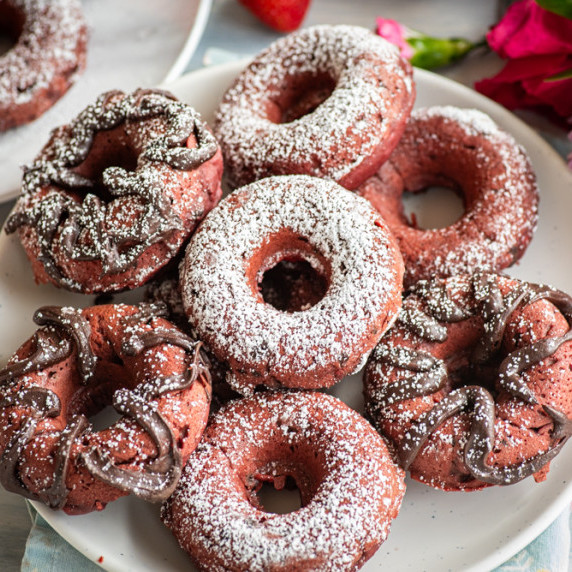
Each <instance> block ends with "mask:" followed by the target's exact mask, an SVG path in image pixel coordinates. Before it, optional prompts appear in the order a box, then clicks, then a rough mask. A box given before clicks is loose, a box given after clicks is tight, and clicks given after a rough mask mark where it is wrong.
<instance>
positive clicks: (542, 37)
mask: <svg viewBox="0 0 572 572" xmlns="http://www.w3.org/2000/svg"><path fill="white" fill-rule="evenodd" d="M487 41H488V43H489V45H490V46H491V48H492V49H493V50H495V51H496V52H497V53H498V54H499V55H500V56H501V57H503V58H507V59H509V61H508V62H507V64H506V66H505V67H504V68H503V69H502V70H501V71H500V73H498V74H497V75H496V76H494V77H492V78H488V79H484V80H481V81H479V82H477V83H476V84H475V88H476V89H477V90H478V91H480V92H481V93H483V94H484V95H487V96H488V97H490V98H492V99H494V100H496V101H498V102H499V103H501V104H503V105H504V106H505V107H507V108H509V109H523V108H528V109H535V110H537V111H540V112H542V113H546V114H548V115H549V116H551V117H553V118H556V119H564V120H567V119H568V118H569V117H571V116H572V77H567V78H563V79H553V76H555V75H557V74H563V75H565V73H566V72H569V71H570V70H572V20H569V19H568V18H565V17H563V16H558V15H557V14H553V13H552V12H548V11H547V10H544V9H543V8H541V7H540V6H538V5H537V4H536V3H535V2H534V1H533V0H521V1H520V2H515V3H514V4H512V5H511V6H510V8H509V9H508V10H507V12H506V14H505V16H504V17H503V19H502V20H501V21H500V22H499V23H498V24H497V25H496V26H495V27H493V28H492V29H491V31H490V32H489V33H488V34H487Z"/></svg>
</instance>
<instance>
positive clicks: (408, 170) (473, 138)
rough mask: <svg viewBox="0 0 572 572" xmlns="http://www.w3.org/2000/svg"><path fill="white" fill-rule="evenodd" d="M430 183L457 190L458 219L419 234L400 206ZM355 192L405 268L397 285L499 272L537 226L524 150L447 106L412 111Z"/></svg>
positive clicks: (476, 115)
mask: <svg viewBox="0 0 572 572" xmlns="http://www.w3.org/2000/svg"><path fill="white" fill-rule="evenodd" d="M431 185H441V186H445V187H449V188H452V189H453V190H455V191H457V192H458V193H459V194H460V195H461V196H462V197H463V200H464V203H465V213H464V215H463V216H462V217H461V218H460V219H459V220H458V221H456V222H455V223H453V224H452V225H450V226H448V227H446V228H438V229H421V228H417V226H416V225H415V224H414V221H409V220H408V219H407V217H406V216H405V214H404V212H403V204H402V202H401V199H402V195H403V193H404V192H405V191H410V192H419V191H422V190H423V189H425V188H427V187H429V186H431ZM358 192H359V194H361V195H362V196H364V197H365V198H367V199H368V200H369V201H370V202H371V203H372V204H373V206H374V207H375V208H376V209H377V210H378V211H379V212H380V213H381V215H382V216H383V218H384V219H385V220H386V222H387V224H388V226H389V228H390V229H391V232H392V233H393V234H394V236H395V238H396V239H397V241H398V243H399V247H400V249H401V253H402V254H403V259H404V262H405V277H404V283H405V286H406V287H407V286H408V285H411V284H414V283H415V282H417V281H418V280H421V279H429V278H432V277H433V276H435V275H439V276H452V275H455V274H461V273H471V272H472V271H474V270H486V271H489V270H492V271H499V270H502V269H503V268H507V267H508V266H510V265H512V264H513V263H514V262H516V261H517V260H518V259H519V258H520V257H521V256H522V255H523V254H524V251H525V249H526V247H527V246H528V243H529V242H530V240H531V238H532V234H533V232H534V230H535V228H536V221H537V215H538V212H537V210H538V190H537V188H536V183H535V177H534V174H533V171H532V167H531V165H530V161H529V159H528V156H527V155H526V152H525V151H524V149H523V148H522V147H520V146H519V145H518V144H517V143H516V141H515V140H514V139H513V138H512V137H511V136H510V135H508V134H507V133H505V132H503V131H501V130H500V129H499V128H498V127H497V126H496V124H495V123H494V122H493V121H492V120H491V119H490V118H489V117H488V116H487V115H485V114H484V113H482V112H480V111H477V110H474V109H473V110H471V109H459V108H456V107H451V106H444V107H430V108H426V109H420V110H416V111H414V112H413V114H412V115H411V119H410V120H409V123H408V125H407V128H406V129H405V133H404V134H403V137H402V139H401V141H400V142H399V145H398V146H397V148H396V149H395V151H394V152H393V154H392V155H391V158H390V159H389V161H387V162H386V163H385V164H384V165H383V166H382V167H381V169H380V170H379V171H378V173H377V174H376V175H375V176H374V177H372V178H370V179H369V180H368V181H366V182H365V183H364V184H363V185H362V186H361V187H360V188H359V189H358Z"/></svg>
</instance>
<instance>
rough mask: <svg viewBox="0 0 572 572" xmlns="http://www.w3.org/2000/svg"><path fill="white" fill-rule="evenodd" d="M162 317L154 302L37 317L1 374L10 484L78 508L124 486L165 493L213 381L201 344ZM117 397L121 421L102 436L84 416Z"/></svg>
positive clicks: (0, 472) (0, 477) (148, 495)
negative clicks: (35, 327)
mask: <svg viewBox="0 0 572 572" xmlns="http://www.w3.org/2000/svg"><path fill="white" fill-rule="evenodd" d="M164 313H165V308H164V307H163V306H161V305H157V304H147V305H141V306H140V307H139V308H136V307H132V306H125V305H117V306H112V305H109V306H97V307H93V308H87V309H85V310H76V309H74V308H57V307H46V308H41V309H40V310H38V311H37V312H36V314H35V317H34V319H35V321H36V323H38V324H46V326H45V327H44V328H43V329H40V330H38V331H37V332H36V334H35V335H34V337H33V338H32V339H31V340H29V341H28V342H27V343H26V344H25V345H24V346H22V348H21V349H20V350H19V351H18V353H17V354H16V356H15V357H14V358H13V359H12V360H11V361H10V363H9V365H8V366H6V368H4V370H2V371H1V372H0V383H1V384H2V385H1V387H0V390H1V393H0V395H1V397H0V416H1V417H2V418H3V422H2V424H1V427H2V429H1V430H0V447H1V449H0V450H2V456H1V458H0V482H1V483H2V485H3V486H4V487H5V488H6V489H7V490H10V491H12V492H16V493H19V494H21V495H23V496H26V497H27V498H31V499H34V500H39V501H40V502H43V503H45V504H47V505H48V506H50V507H51V508H56V509H60V508H63V509H64V510H65V511H66V512H70V513H84V512H89V511H90V510H94V509H101V508H103V507H104V506H105V504H106V503H107V502H109V501H111V500H114V499H115V498H118V497H119V496H122V495H123V494H126V493H133V494H135V495H137V496H139V497H141V498H143V499H145V500H149V501H161V500H164V499H165V498H166V497H167V496H169V494H170V493H171V492H172V491H173V490H174V488H175V486H176V484H177V482H178V479H179V476H180V474H181V469H182V466H183V464H184V462H185V460H186V458H187V457H188V455H189V454H190V452H191V451H192V449H194V447H195V446H196V444H197V442H198V439H199V437H200V434H201V433H202V430H203V428H204V425H205V423H206V416H207V414H208V405H209V402H210V395H211V391H210V386H211V384H210V375H209V372H208V369H207V366H206V363H205V361H204V360H203V357H202V353H201V350H200V344H199V343H197V342H194V341H193V340H191V339H190V338H188V337H187V336H186V335H185V334H183V333H182V332H181V331H180V330H178V329H176V328H175V327H174V326H172V325H171V324H170V323H169V322H167V321H166V320H164V319H162V318H160V316H161V315H162V314H164ZM110 376H117V382H116V383H115V380H113V381H110V380H109V378H110ZM197 381H199V382H200V383H199V384H196V383H195V382H197ZM111 395H112V399H109V398H110V397H111ZM109 401H111V404H112V405H113V407H114V408H115V410H116V411H117V413H118V414H119V415H122V416H123V418H122V419H120V420H119V421H118V422H116V423H115V424H114V425H113V426H111V427H110V428H109V429H105V430H104V431H101V432H99V433H96V432H94V430H93V427H92V426H91V424H90V422H89V420H88V416H89V415H90V414H92V413H93V412H94V411H96V410H97V409H100V408H101V407H102V406H104V405H105V403H108V402H109ZM129 449H132V450H133V451H135V453H133V452H129V451H128V450H129ZM126 451H127V453H126ZM126 456H127V457H128V458H125V457H126ZM46 483H48V484H47V486H46ZM77 485H80V486H77ZM76 487H77V489H81V490H83V495H85V498H83V496H82V493H81V492H78V491H77V490H76ZM91 488H93V491H94V493H93V494H94V495H96V496H94V497H92V496H90V489H91Z"/></svg>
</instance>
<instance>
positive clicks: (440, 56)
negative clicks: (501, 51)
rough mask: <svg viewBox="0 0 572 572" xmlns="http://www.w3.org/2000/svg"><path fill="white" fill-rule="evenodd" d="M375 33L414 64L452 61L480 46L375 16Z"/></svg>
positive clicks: (424, 65)
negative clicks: (424, 31)
mask: <svg viewBox="0 0 572 572" xmlns="http://www.w3.org/2000/svg"><path fill="white" fill-rule="evenodd" d="M376 24H377V30H376V31H377V34H378V35H379V36H381V37H382V38H385V39H386V40H387V41H388V42H391V43H392V44H394V45H396V46H397V47H398V48H399V51H400V52H401V55H402V56H403V57H404V58H405V59H407V60H409V61H410V62H411V63H412V64H413V65H414V66H417V67H420V68H424V69H433V68H438V67H442V66H446V65H449V64H452V63H453V62H455V61H457V60H459V59H461V58H463V57H465V56H466V55H467V54H468V53H469V52H470V51H472V50H473V49H475V48H476V47H478V46H480V45H481V43H478V44H476V43H473V42H470V41H469V40H466V39H464V38H434V37H432V36H427V35H425V34H422V33H421V32H417V31H416V30H412V29H411V28H408V27H407V26H404V25H402V24H400V23H399V22H397V21H396V20H391V19H390V18H377V20H376Z"/></svg>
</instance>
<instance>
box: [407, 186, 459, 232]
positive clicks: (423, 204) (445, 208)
mask: <svg viewBox="0 0 572 572" xmlns="http://www.w3.org/2000/svg"><path fill="white" fill-rule="evenodd" d="M401 201H402V205H403V214H404V215H405V217H406V219H407V221H408V223H409V225H410V226H412V227H413V228H418V229H422V230H432V229H438V228H446V227H448V226H451V225H453V224H454V223H455V222H457V221H458V220H459V219H460V218H461V217H462V216H463V215H464V214H465V203H464V199H463V193H462V192H461V191H460V190H458V189H457V188H454V187H445V186H437V185H432V186H426V187H423V188H421V189H416V190H413V191H407V190H406V191H404V192H403V195H402V197H401Z"/></svg>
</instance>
